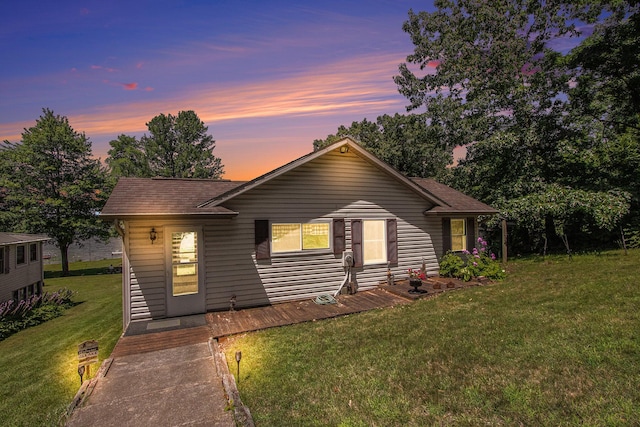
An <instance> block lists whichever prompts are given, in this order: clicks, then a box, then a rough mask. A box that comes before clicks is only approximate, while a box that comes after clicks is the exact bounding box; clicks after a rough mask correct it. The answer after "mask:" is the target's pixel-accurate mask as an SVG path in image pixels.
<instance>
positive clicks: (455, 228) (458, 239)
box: [451, 219, 467, 251]
mask: <svg viewBox="0 0 640 427" xmlns="http://www.w3.org/2000/svg"><path fill="white" fill-rule="evenodd" d="M465 249H467V227H466V221H465V220H464V219H452V220H451V250H452V251H463V250H465Z"/></svg>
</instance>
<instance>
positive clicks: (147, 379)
mask: <svg viewBox="0 0 640 427" xmlns="http://www.w3.org/2000/svg"><path fill="white" fill-rule="evenodd" d="M102 375H103V376H102V377H101V378H99V380H98V381H97V382H96V384H95V388H94V389H93V390H92V392H91V394H90V396H89V397H88V399H87V400H86V401H85V402H84V404H83V405H82V406H81V407H79V408H77V409H76V410H75V411H74V412H73V414H72V416H71V418H70V420H69V421H68V422H67V426H70V427H79V426H118V427H124V426H154V427H156V426H225V427H226V426H235V422H234V417H233V412H232V411H229V410H226V406H227V400H226V397H225V391H224V387H223V385H222V379H221V377H220V375H219V374H218V373H217V371H216V366H215V361H214V355H213V353H212V349H211V347H210V344H209V343H208V342H201V343H197V344H190V345H185V346H182V347H176V348H170V349H164V350H157V351H151V352H146V353H141V354H132V355H126V356H122V357H118V358H115V359H113V362H112V363H111V366H110V367H109V369H108V371H107V372H106V374H105V373H104V372H103V373H102Z"/></svg>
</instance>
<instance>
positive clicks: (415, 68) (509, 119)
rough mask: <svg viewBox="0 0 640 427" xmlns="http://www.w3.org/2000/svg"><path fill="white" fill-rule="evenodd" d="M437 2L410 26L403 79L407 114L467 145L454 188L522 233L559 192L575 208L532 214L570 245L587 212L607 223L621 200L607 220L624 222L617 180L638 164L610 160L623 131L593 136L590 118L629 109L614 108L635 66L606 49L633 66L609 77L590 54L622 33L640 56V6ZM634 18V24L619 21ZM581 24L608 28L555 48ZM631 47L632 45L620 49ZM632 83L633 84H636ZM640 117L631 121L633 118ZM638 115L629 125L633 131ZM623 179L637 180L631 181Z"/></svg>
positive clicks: (612, 59)
mask: <svg viewBox="0 0 640 427" xmlns="http://www.w3.org/2000/svg"><path fill="white" fill-rule="evenodd" d="M435 5H436V7H437V10H436V11H435V12H433V13H427V12H419V13H413V12H412V11H411V12H409V19H408V21H407V22H405V24H404V27H403V28H404V30H405V31H406V32H408V33H409V35H410V36H411V38H412V41H413V43H414V45H415V50H414V52H413V54H411V55H409V56H408V57H407V63H405V64H402V65H401V66H400V69H399V71H400V73H399V75H398V76H396V77H395V81H396V83H397V85H398V89H399V91H400V93H402V94H403V95H405V96H406V97H407V98H408V99H409V101H410V104H409V106H408V107H407V108H408V110H410V111H414V110H417V109H420V108H425V110H426V114H427V116H429V117H430V119H431V120H432V123H436V124H439V125H440V126H442V127H443V128H444V129H446V131H444V132H442V134H443V135H445V137H447V138H449V139H450V140H449V141H447V145H454V144H460V145H466V146H467V147H468V152H467V157H466V159H465V160H464V161H462V162H460V164H459V166H458V167H456V168H455V169H454V171H453V173H452V175H451V176H452V180H451V182H450V183H451V184H453V185H454V186H455V187H456V188H458V189H460V190H463V191H465V192H467V193H469V194H470V195H473V196H475V197H477V198H479V199H480V200H482V201H485V202H487V203H490V204H492V205H493V206H494V207H496V208H498V209H501V210H503V211H504V212H507V211H508V215H509V217H510V218H513V219H515V220H517V221H518V226H519V227H520V228H521V229H524V230H529V231H533V230H536V233H537V232H539V230H540V227H539V223H535V224H534V222H535V221H533V219H532V218H533V216H531V215H527V214H526V212H525V209H524V207H525V206H528V205H530V204H533V205H535V204H536V203H537V202H540V206H538V208H541V209H542V208H543V207H544V203H547V202H548V201H549V200H553V198H554V197H562V198H566V201H567V203H570V204H571V203H573V205H570V206H573V207H571V208H569V207H567V206H566V205H562V204H557V205H556V206H555V207H553V209H552V208H551V207H550V206H547V208H548V209H546V210H545V209H542V210H539V212H540V215H537V216H535V218H536V221H538V220H539V219H540V218H544V221H543V222H544V223H545V224H548V223H549V222H553V223H554V225H555V230H556V231H557V232H558V235H560V237H561V238H562V240H563V243H564V244H565V246H566V245H567V244H568V243H567V242H568V241H567V240H566V236H567V231H566V230H577V229H579V228H580V227H581V225H582V224H583V221H585V218H590V219H588V220H587V222H589V225H595V226H599V227H603V228H604V229H611V223H610V222H607V221H599V220H595V218H596V217H598V215H599V218H601V217H602V215H601V214H600V213H601V212H603V211H605V210H606V208H607V204H608V203H613V204H614V205H615V206H616V207H617V208H616V209H617V210H616V212H615V213H612V214H611V216H610V217H609V218H610V219H613V220H615V221H621V218H622V217H623V216H624V215H625V214H626V213H628V212H629V211H630V207H629V204H628V200H630V199H629V192H628V191H627V190H628V189H629V186H625V185H622V184H621V183H622V181H624V180H620V179H619V178H618V177H619V176H620V174H625V173H627V172H625V171H628V170H629V167H633V165H634V164H635V163H634V162H633V161H630V162H626V163H625V164H628V165H629V166H625V167H624V168H620V167H619V165H612V164H611V162H608V161H606V160H605V158H606V156H607V155H608V154H611V155H617V153H618V152H619V150H617V149H616V148H615V144H611V143H610V142H611V140H612V138H616V139H617V136H616V135H619V132H621V128H620V127H618V128H617V129H615V130H613V129H614V126H609V129H612V131H611V132H607V133H606V134H605V133H604V132H597V130H598V129H597V128H596V127H594V126H593V122H594V120H593V116H594V115H596V116H597V118H598V119H602V122H606V121H607V119H610V116H607V114H606V113H605V112H606V111H607V109H608V108H609V110H608V111H615V112H616V113H621V111H620V109H614V108H611V107H613V103H615V100H614V97H615V94H616V92H617V91H619V90H620V89H621V88H622V87H623V84H622V83H623V80H624V79H622V78H620V79H619V80H617V81H615V80H614V79H613V78H614V77H616V76H618V75H621V74H624V73H626V72H629V75H630V76H634V75H635V74H634V73H636V74H637V69H638V68H637V65H635V67H636V68H633V67H634V65H632V66H631V67H628V66H627V65H626V62H625V61H623V59H622V58H623V57H624V58H627V56H625V55H623V54H621V53H615V54H611V55H609V56H607V58H608V60H609V63H610V64H614V65H615V64H617V65H620V66H619V67H617V66H616V67H615V70H618V69H623V70H625V71H624V73H618V72H617V71H615V72H614V71H613V70H612V71H611V72H610V73H609V75H607V73H606V72H605V70H606V69H608V68H607V67H606V66H605V67H600V66H599V65H597V64H596V63H590V62H589V61H588V59H589V58H590V57H589V55H590V54H592V53H594V52H602V53H604V52H605V51H606V48H605V45H604V44H601V43H600V41H599V40H602V37H600V38H597V37H599V36H598V34H613V33H615V34H618V35H619V37H618V38H616V39H614V40H619V41H620V42H619V43H618V42H616V43H618V44H619V47H620V52H622V51H624V52H626V53H628V52H632V53H634V54H636V53H637V43H635V45H634V43H633V40H635V39H634V37H637V36H635V34H637V32H636V33H634V32H633V31H630V30H629V27H633V28H635V26H634V25H636V24H634V22H635V21H634V19H633V17H634V16H635V14H636V13H637V9H638V5H637V2H624V1H623V2H619V1H611V2H606V1H605V2H595V1H586V2H530V1H524V0H514V1H506V0H505V1H496V2H477V1H473V0H459V1H454V0H438V1H436V2H435ZM603 11H607V14H602V12H603ZM605 15H608V18H603V16H605ZM629 17H631V18H632V19H629V21H628V22H629V23H628V24H627V21H625V20H624V19H622V18H625V19H627V18H629ZM580 22H583V23H584V22H586V23H600V24H601V25H602V27H598V28H600V29H599V30H597V31H596V33H595V37H596V38H593V39H592V38H587V39H586V41H585V42H583V43H584V44H583V45H581V46H582V48H583V50H580V49H577V50H575V53H574V55H573V56H571V55H570V56H568V57H565V56H564V55H563V54H562V53H561V52H558V51H555V50H553V48H552V46H553V45H552V41H554V40H557V39H558V38H569V37H572V36H575V35H579V31H578V28H579V26H577V25H576V24H577V23H580ZM606 28H609V29H610V31H609V32H607V31H608V30H606ZM613 28H615V29H616V30H615V31H614V30H613ZM607 41H608V42H610V41H611V40H607ZM625 43H626V44H629V45H630V46H629V47H627V48H622V45H623V44H625ZM631 45H633V47H631ZM587 46H590V47H589V49H587ZM593 46H598V49H596V50H595V51H594V49H593ZM613 50H614V51H616V52H617V51H618V50H616V49H613ZM601 58H604V56H601ZM635 58H636V59H635V60H633V61H635V62H634V63H635V64H637V55H636V57H635ZM633 61H632V62H633ZM596 62H597V61H596ZM616 78H617V77H616ZM603 79H604V80H603ZM632 80H633V79H632ZM603 81H604V83H603ZM625 87H626V88H627V89H631V90H633V88H634V86H633V84H631V83H629V84H627V86H625ZM594 95H600V97H599V98H598V99H599V101H598V102H599V103H598V104H597V105H596V106H597V107H598V109H594V108H593V107H594V104H593V103H592V104H588V103H587V102H586V101H587V100H589V99H592V98H593V96H594ZM621 97H622V98H624V97H627V95H622V96H621ZM629 98H630V100H628V101H625V103H624V105H626V106H629V105H633V102H631V100H632V99H633V96H631V95H630V96H629ZM579 100H582V101H583V104H582V106H581V105H580V103H579V102H578V101H579ZM605 101H606V102H605ZM588 105H589V106H590V108H591V111H589V110H588V109H587V108H585V107H586V106H588ZM607 105H609V107H607ZM594 111H595V112H594ZM632 111H633V110H632ZM634 114H635V115H637V113H631V114H628V113H627V116H632V117H631V118H632V119H633V116H634ZM609 121H611V120H609ZM632 122H633V120H631V121H629V120H627V121H626V123H627V126H628V123H632ZM627 145H628V144H627ZM607 147H609V148H610V149H609V148H607ZM595 158H600V160H599V161H594V159H595ZM596 164H600V165H601V166H603V165H604V164H608V165H609V166H612V168H613V170H615V171H617V172H612V170H605V169H597V168H595V167H590V168H585V166H587V165H590V166H594V165H596ZM587 171H588V172H589V173H590V174H591V175H587V173H586V172H587ZM636 175H637V174H636ZM626 179H627V180H631V181H636V182H637V178H635V177H632V176H627V177H626ZM612 186H613V187H612ZM559 189H562V191H560V190H559ZM612 190H613V191H612ZM604 194H606V197H604V196H603V195H604ZM615 195H618V196H619V197H617V196H615ZM614 196H615V197H614ZM612 197H613V198H612ZM631 200H632V199H631ZM574 205H580V206H581V208H580V209H577V208H575V209H574V207H575V206H574ZM518 206H519V207H522V209H517V208H516V207H518ZM558 206H562V208H560V207H558ZM618 208H619V209H618ZM531 209H537V208H535V207H534V206H531ZM543 228H544V227H543ZM544 229H545V230H546V228H544ZM527 240H532V239H531V238H530V239H527Z"/></svg>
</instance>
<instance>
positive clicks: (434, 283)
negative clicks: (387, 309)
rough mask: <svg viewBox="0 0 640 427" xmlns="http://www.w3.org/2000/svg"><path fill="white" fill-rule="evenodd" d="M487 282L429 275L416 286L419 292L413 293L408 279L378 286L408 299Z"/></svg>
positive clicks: (431, 295)
mask: <svg viewBox="0 0 640 427" xmlns="http://www.w3.org/2000/svg"><path fill="white" fill-rule="evenodd" d="M486 283H488V281H486V280H481V281H479V280H471V281H468V282H463V281H462V280H459V279H452V278H449V277H429V278H428V279H427V280H423V281H422V286H420V287H418V290H419V293H414V292H413V290H414V288H413V286H410V285H409V280H408V279H404V280H396V281H394V284H393V285H388V284H386V283H381V284H380V285H379V288H381V289H384V290H385V291H387V292H390V293H393V294H396V295H400V296H402V297H405V298H409V299H419V298H429V297H434V296H436V295H439V294H441V293H443V292H447V291H455V290H458V289H465V288H470V287H472V286H482V285H484V284H486Z"/></svg>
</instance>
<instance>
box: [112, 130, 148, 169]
mask: <svg viewBox="0 0 640 427" xmlns="http://www.w3.org/2000/svg"><path fill="white" fill-rule="evenodd" d="M109 145H111V149H110V150H109V152H108V153H107V154H108V155H109V156H108V157H107V159H106V163H107V165H108V166H109V169H110V170H111V176H112V177H113V178H115V179H116V180H117V178H119V177H121V176H137V177H142V178H144V177H151V176H152V174H151V170H150V168H149V164H148V162H147V159H146V157H145V154H144V150H143V147H142V144H141V143H140V141H138V140H137V139H136V138H135V137H133V136H127V135H119V136H118V138H117V139H114V140H113V141H110V142H109Z"/></svg>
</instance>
